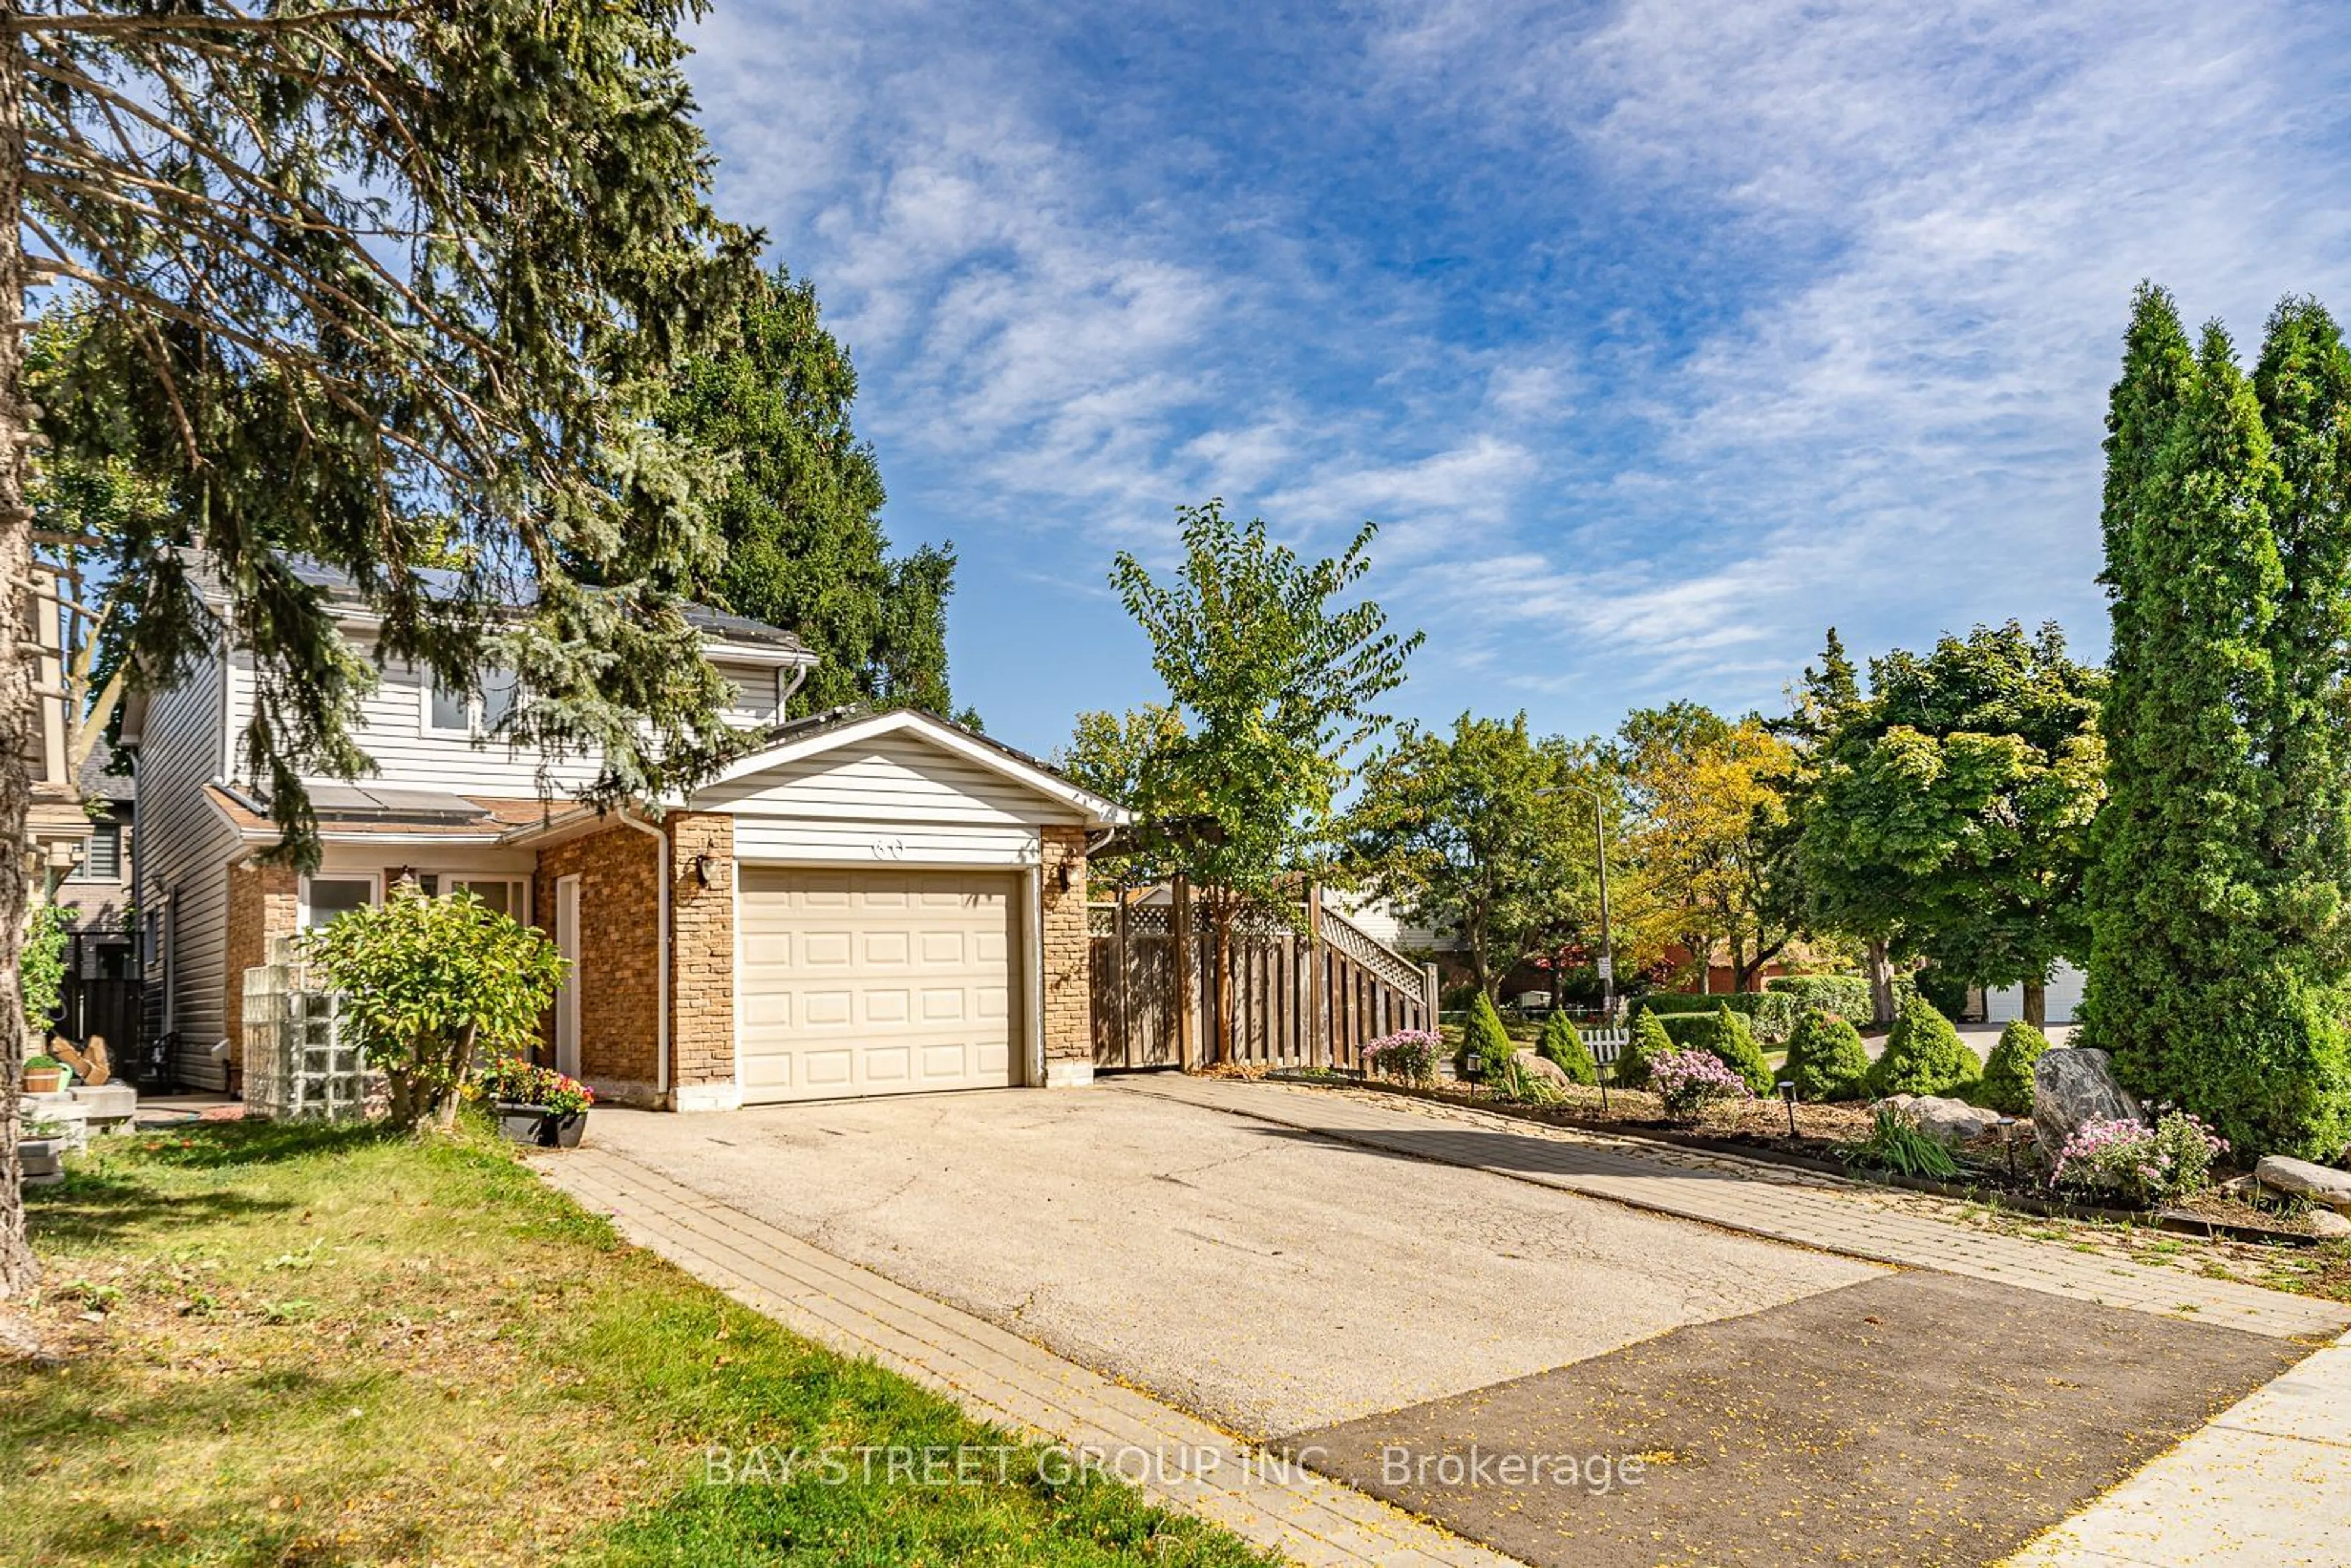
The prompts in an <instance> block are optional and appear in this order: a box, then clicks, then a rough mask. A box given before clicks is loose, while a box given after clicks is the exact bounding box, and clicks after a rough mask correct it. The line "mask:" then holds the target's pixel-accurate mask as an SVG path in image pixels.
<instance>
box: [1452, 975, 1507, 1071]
mask: <svg viewBox="0 0 2351 1568" xmlns="http://www.w3.org/2000/svg"><path fill="white" fill-rule="evenodd" d="M1518 1049H1519V1048H1518V1047H1517V1046H1516V1045H1515V1044H1513V1043H1511V1040H1510V1031H1508V1030H1505V1029H1503V1028H1502V1015H1501V1014H1499V1013H1498V1012H1496V1011H1495V1010H1494V998H1491V997H1489V996H1488V995H1487V994H1486V993H1485V992H1483V991H1480V992H1479V993H1478V999H1477V1000H1475V1001H1473V1002H1471V1003H1470V1004H1469V1016H1468V1018H1467V1019H1464V1020H1462V1024H1461V1049H1460V1050H1458V1051H1455V1052H1454V1053H1453V1072H1454V1076H1455V1077H1457V1078H1466V1077H1468V1071H1467V1064H1468V1061H1469V1054H1470V1052H1472V1051H1475V1052H1477V1053H1478V1054H1479V1056H1482V1057H1484V1058H1485V1059H1486V1081H1487V1082H1489V1083H1499V1082H1501V1078H1502V1074H1503V1073H1504V1072H1506V1071H1509V1069H1510V1058H1511V1057H1512V1056H1513V1055H1514V1054H1516V1053H1517V1051H1518Z"/></svg>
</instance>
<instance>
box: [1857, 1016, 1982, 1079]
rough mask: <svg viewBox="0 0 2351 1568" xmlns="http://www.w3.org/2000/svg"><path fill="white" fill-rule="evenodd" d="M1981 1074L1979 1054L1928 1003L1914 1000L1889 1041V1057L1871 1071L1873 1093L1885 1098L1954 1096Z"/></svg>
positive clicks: (1879, 1061) (1949, 1021) (1896, 1025)
mask: <svg viewBox="0 0 2351 1568" xmlns="http://www.w3.org/2000/svg"><path fill="white" fill-rule="evenodd" d="M1977 1071H1978V1069H1977V1065H1976V1053H1975V1052H1974V1051H1970V1050H1969V1049H1968V1048H1967V1044H1966V1042H1965V1041H1963V1040H1960V1039H1959V1030H1956V1029H1953V1028H1952V1027H1951V1020H1950V1019H1947V1018H1945V1017H1944V1016H1943V1015H1942V1014H1941V1013H1938V1012H1937V1011H1936V1010H1935V1009H1934V1007H1933V1005H1932V1004H1931V1003H1929V1002H1928V1000H1927V999H1926V998H1924V997H1913V998H1910V999H1909V1000H1908V1001H1907V1002H1906V1003H1904V1004H1903V1007H1902V1013H1901V1016H1900V1017H1898V1018H1896V1019H1895V1020H1894V1032H1893V1033H1891V1034H1889V1035H1887V1036H1886V1054H1885V1055H1883V1056H1881V1057H1879V1058H1878V1059H1877V1062H1876V1065H1875V1066H1873V1067H1872V1068H1871V1069H1870V1070H1869V1089H1870V1092H1871V1093H1873V1094H1877V1095H1881V1096H1882V1095H1886V1094H1948V1093H1949V1092H1951V1091H1952V1090H1954V1089H1960V1088H1964V1087H1966V1086H1967V1085H1969V1084H1970V1083H1973V1082H1975V1081H1976V1074H1977Z"/></svg>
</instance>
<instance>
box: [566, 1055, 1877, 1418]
mask: <svg viewBox="0 0 2351 1568" xmlns="http://www.w3.org/2000/svg"><path fill="white" fill-rule="evenodd" d="M590 1136H591V1138H592V1140H593V1141H594V1142H595V1143H596V1144H598V1145H601V1146H603V1147H606V1148H610V1149H612V1150H614V1151H615V1152H618V1153H621V1154H623V1155H628V1156H629V1157H631V1158H633V1159H636V1160H639V1161H641V1162H643V1164H645V1165H647V1166H652V1167H653V1168H654V1169H656V1170H659V1171H661V1172H662V1173H664V1175H667V1176H670V1177H672V1178H673V1179H674V1180H676V1181H679V1182H681V1183H683V1184H684V1185H686V1186H691V1187H695V1188H697V1189H699V1190H701V1191H704V1192H706V1193H709V1194H710V1195H712V1196H713V1197H716V1198H718V1199H720V1200H721V1201H723V1202H725V1203H726V1204H729V1205H731V1206H733V1207H737V1208H739V1209H742V1210H744V1211H746V1212H747V1213H749V1214H752V1215H754V1216H755V1217H757V1218H760V1219H763V1220H766V1221H767V1222H768V1223H769V1224H772V1225H774V1226H776V1227H777V1228H779V1229H781V1230H784V1231H786V1232H787V1233H789V1234H790V1235H793V1236H796V1237H799V1238H800V1239H803V1240H806V1241H808V1242H810V1243H811V1244H813V1245H815V1246H818V1247H820V1248H822V1249H825V1250H827V1251H829V1252H831V1253H833V1254H835V1255H836V1256H839V1257H841V1258H845V1259H848V1260H852V1261H853V1262H857V1263H861V1264H862V1265H864V1266H866V1267H867V1268H870V1269H872V1270H875V1271H877V1272H879V1273H881V1274H883V1275H885V1276H887V1277H889V1278H890V1279H893V1280H894V1281H898V1282H899V1283H901V1284H904V1285H906V1286H908V1287H910V1288H912V1289H914V1290H917V1291H923V1292H925V1294H928V1295H931V1296H935V1297H936V1298H939V1299H941V1300H944V1301H950V1302H952V1303H954V1304H955V1305H957V1306H959V1307H962V1308H964V1309H965V1310H967V1311H969V1312H974V1313H976V1314H977V1315H979V1316H980V1317H983V1318H986V1319H987V1320H989V1321H991V1322H996V1323H998V1324H999V1325H1001V1326H1003V1327H1005V1328H1007V1329H1009V1330H1011V1331H1013V1332H1015V1333H1019V1334H1021V1335H1023V1336H1025V1337H1028V1338H1029V1339H1031V1340H1034V1341H1036V1342H1038V1343H1041V1344H1043V1345H1045V1346H1046V1347H1048V1348H1050V1349H1051V1350H1053V1351H1055V1352H1057V1353H1059V1354H1062V1355H1064V1356H1067V1357H1069V1358H1070V1359H1071V1360H1074V1361H1077V1362H1080V1363H1081V1364H1086V1365H1089V1366H1092V1367H1093V1368H1095V1369H1097V1370H1099V1371H1102V1372H1104V1373H1107V1374H1109V1375H1113V1376H1115V1377H1118V1378H1121V1379H1123V1380H1125V1381H1127V1382H1130V1383H1132V1384H1134V1385H1137V1386H1139V1387H1142V1388H1144V1389H1146V1390H1148V1391H1150V1392H1153V1393H1155V1394H1157V1395H1159V1396H1161V1397H1163V1398H1165V1399H1167V1400H1169V1401H1170V1402H1172V1403H1174V1404H1176V1405H1178V1406H1184V1407H1186V1408H1188V1409H1190V1410H1193V1411H1195V1412H1196V1413H1198V1414H1200V1415H1202V1416H1207V1417H1208V1418H1209V1419H1210V1420H1212V1421H1215V1422H1217V1424H1219V1425H1221V1426H1223V1427H1226V1428H1227V1429H1228V1430H1231V1431H1233V1432H1236V1433H1238V1434H1239V1435H1241V1436H1243V1437H1250V1438H1259V1439H1261V1438H1266V1437H1276V1436H1280V1435H1282V1434H1286V1433H1293V1432H1297V1431H1301V1430H1302V1429H1305V1428H1309V1427H1321V1426H1325V1425H1328V1424H1332V1423H1336V1422H1342V1421H1347V1420H1351V1419H1354V1418H1356V1417H1360V1416H1368V1415H1372V1414H1374V1413H1377V1412H1381V1411H1387V1410H1394V1409H1396V1408H1398V1407H1400V1406H1409V1405H1416V1404H1420V1403H1424V1402H1426V1401H1429V1400H1434V1399H1438V1398H1442V1397H1445V1396H1451V1395H1457V1394H1461V1393H1465V1392H1467V1391H1469V1390H1472V1389H1477V1388H1482V1387H1485V1386H1487V1385H1492V1384H1495V1383H1499V1382H1502V1381H1504V1380H1506V1379H1510V1378H1516V1377H1522V1376H1525V1375H1530V1374H1533V1373H1538V1372H1543V1371H1548V1370H1550V1369H1552V1368H1556V1367H1559V1366H1562V1365H1564V1364H1569V1363H1573V1362H1578V1361H1583V1360H1587V1359H1589V1358H1592V1357H1595V1356H1600V1355H1605V1354H1609V1353H1611V1352H1614V1351H1617V1350H1620V1349H1622V1348H1623V1347H1625V1346H1626V1345H1630V1344H1633V1343H1636V1342H1639V1341H1642V1340H1646V1339H1649V1338H1652V1337H1654V1336H1656V1335H1658V1334H1661V1333H1667V1332H1669V1331H1671V1330H1674V1329H1676V1328H1679V1327H1683V1326H1685V1325H1690V1324H1696V1323H1703V1322H1713V1321H1716V1320H1719V1319H1722V1318H1727V1317H1732V1316H1737V1315H1740V1314H1743V1313H1750V1312H1759V1311H1761V1310H1763V1309H1766V1308H1771V1307H1775V1306H1780V1305H1783V1304H1785V1303H1788V1302H1792V1301H1798V1300H1801V1299H1803V1298H1806V1297H1809V1296H1813V1295H1814V1294H1817V1293H1819V1292H1822V1291H1831V1290H1835V1289H1838V1288H1840V1287H1844V1286H1847V1285H1853V1284H1856V1283H1859V1282H1862V1281H1868V1280H1871V1279H1874V1278H1877V1277H1880V1276H1881V1275H1882V1274H1883V1273H1884V1272H1885V1271H1884V1270H1878V1269H1876V1268H1875V1267H1873V1266H1872V1265H1868V1264H1865V1263H1860V1262H1855V1261H1853V1260H1846V1259H1842V1258H1834V1257H1830V1256H1826V1255H1823V1254H1820V1253H1814V1252H1809V1251H1805V1250H1802V1249H1798V1248H1793V1247H1787V1246H1782V1245H1780V1244H1778V1243H1774V1242H1770V1241H1765V1240H1761V1239H1753V1238H1749V1237H1744V1236H1739V1235H1735V1234H1732V1233H1729V1232H1726V1231H1721V1230H1717V1229H1714V1228H1709V1227H1707V1226H1703V1225H1698V1224H1696V1223H1692V1222H1688V1221H1683V1220H1677V1219H1672V1218H1664V1217H1659V1216H1654V1215H1647V1214H1643V1213H1639V1212H1636V1211H1634V1210H1630V1209H1626V1208H1623V1207H1617V1206H1615V1205H1613V1204H1608V1203H1604V1202H1600V1201H1597V1200H1594V1199H1591V1198H1586V1197H1579V1196H1577V1195H1575V1194H1572V1193H1564V1192H1560V1191H1557V1190H1553V1189H1549V1188H1543V1187H1538V1186H1530V1185H1528V1184H1526V1183H1523V1182H1518V1181H1513V1180H1511V1179H1510V1178H1508V1177H1506V1176H1496V1175H1492V1174H1490V1173H1488V1172H1483V1171H1474V1170H1464V1169H1459V1168H1457V1167H1453V1166H1439V1165H1433V1164H1426V1163H1422V1162H1418V1161H1413V1160H1405V1159H1399V1158H1396V1157H1395V1156H1393V1155H1384V1154H1381V1153H1377V1152H1374V1151H1371V1150H1367V1149H1364V1148H1360V1147H1355V1146H1351V1145H1342V1144H1336V1143H1332V1142H1328V1141H1326V1140H1323V1139H1322V1138H1319V1137H1316V1136H1313V1135H1311V1134H1303V1133H1300V1132H1297V1131H1295V1130H1292V1129H1288V1128H1282V1127H1278V1126H1273V1125H1269V1124H1263V1123H1259V1122H1256V1121H1251V1120H1247V1119H1243V1118H1239V1117H1235V1116H1230V1115H1227V1114H1224V1113H1220V1112H1217V1111H1214V1110H1210V1109H1207V1108H1205V1107H1201V1106H1197V1105H1187V1104H1184V1103H1177V1102H1175V1101H1171V1100H1168V1099H1165V1098H1162V1097H1159V1096H1155V1095H1151V1094H1146V1093H1136V1092H1123V1091H1121V1090H1119V1089H1117V1088H1115V1087H1110V1086H1104V1087H1102V1088H1098V1089H1096V1090H1094V1091H1092V1092H1069V1091H1036V1090H1016V1091H1005V1090H996V1091H990V1092H979V1093H970V1094H943V1095H924V1096H915V1097H907V1098H903V1099H896V1100H872V1101H852V1102H838V1103H825V1104H814V1105H799V1106H789V1107H776V1108H772V1109H766V1110H757V1111H744V1112H737V1113H731V1114H727V1115H704V1116H676V1115H661V1114H654V1113H642V1112H628V1111H622V1110H616V1109H604V1110H600V1111H598V1113H596V1117H595V1120H594V1124H593V1127H592V1130H591V1134H590Z"/></svg>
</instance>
